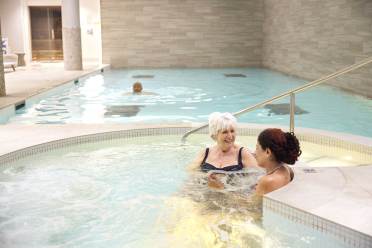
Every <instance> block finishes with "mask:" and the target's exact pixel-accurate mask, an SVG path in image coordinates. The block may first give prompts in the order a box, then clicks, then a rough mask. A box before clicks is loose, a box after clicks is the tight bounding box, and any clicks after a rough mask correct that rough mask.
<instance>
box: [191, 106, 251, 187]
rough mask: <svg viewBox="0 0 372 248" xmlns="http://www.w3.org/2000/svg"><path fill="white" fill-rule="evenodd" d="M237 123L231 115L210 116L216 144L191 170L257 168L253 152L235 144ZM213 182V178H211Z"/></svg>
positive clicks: (213, 114) (216, 114) (194, 162)
mask: <svg viewBox="0 0 372 248" xmlns="http://www.w3.org/2000/svg"><path fill="white" fill-rule="evenodd" d="M236 129H237V121H236V118H235V117H234V116H233V115H232V114H230V113H219V112H214V113H212V114H211V115H210V116H209V135H210V137H211V138H212V139H213V140H214V141H215V142H216V144H215V145H214V146H212V147H208V148H206V149H205V150H202V151H201V152H200V153H199V155H198V156H197V157H196V158H195V160H194V161H193V162H192V163H191V165H190V166H189V168H190V169H194V170H201V171H203V172H208V171H211V170H213V171H216V170H217V171H238V170H242V169H243V168H245V167H256V166H257V161H256V159H255V158H254V157H253V155H252V154H251V152H250V151H249V150H248V149H247V148H244V147H242V146H240V145H238V144H235V138H236ZM211 179H212V180H213V176H212V177H211Z"/></svg>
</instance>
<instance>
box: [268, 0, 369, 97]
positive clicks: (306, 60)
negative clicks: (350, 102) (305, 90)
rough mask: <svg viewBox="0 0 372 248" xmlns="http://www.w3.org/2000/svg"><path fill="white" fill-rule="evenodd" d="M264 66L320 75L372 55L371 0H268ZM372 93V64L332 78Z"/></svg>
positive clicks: (308, 76)
mask: <svg viewBox="0 0 372 248" xmlns="http://www.w3.org/2000/svg"><path fill="white" fill-rule="evenodd" d="M264 10H265V19H264V26H263V27H264V29H263V30H264V39H263V54H262V60H263V66H264V67H267V68H270V69H274V70H278V71H281V72H285V73H288V74H291V75H295V76H299V77H302V78H306V79H310V80H313V79H318V78H319V77H321V76H324V75H327V74H330V73H333V72H335V71H337V70H340V69H342V68H343V67H346V66H348V65H351V64H354V63H356V62H359V61H361V60H363V59H365V58H367V57H368V56H372V1H371V0H283V1H278V0H265V1H264ZM330 84H333V85H337V86H338V87H341V88H343V89H346V90H350V91H353V92H356V93H359V94H362V95H365V96H369V97H372V64H369V65H368V66H366V67H365V68H361V69H358V70H356V71H355V72H354V73H350V74H346V75H344V76H340V78H337V79H335V80H332V81H330Z"/></svg>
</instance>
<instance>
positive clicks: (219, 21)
mask: <svg viewBox="0 0 372 248" xmlns="http://www.w3.org/2000/svg"><path fill="white" fill-rule="evenodd" d="M263 14H264V12H263V1H261V0H229V1H225V0H101V18H102V47H103V63H110V64H111V65H112V67H114V68H115V67H116V68H117V67H129V68H148V67H154V68H162V67H167V68H168V67H180V68H191V67H201V68H203V67H245V66H261V58H262V42H263V41H262V38H263V33H262V25H263V17H264V16H263Z"/></svg>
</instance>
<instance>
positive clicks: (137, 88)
mask: <svg viewBox="0 0 372 248" xmlns="http://www.w3.org/2000/svg"><path fill="white" fill-rule="evenodd" d="M141 91H142V84H141V83H140V82H135V83H134V84H133V93H141Z"/></svg>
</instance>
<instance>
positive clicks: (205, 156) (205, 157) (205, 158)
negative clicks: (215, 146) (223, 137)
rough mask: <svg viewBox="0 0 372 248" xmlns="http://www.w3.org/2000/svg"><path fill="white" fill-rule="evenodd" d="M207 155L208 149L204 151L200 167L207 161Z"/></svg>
mask: <svg viewBox="0 0 372 248" xmlns="http://www.w3.org/2000/svg"><path fill="white" fill-rule="evenodd" d="M208 153H209V147H208V148H207V149H205V155H204V159H203V161H202V162H201V165H202V164H204V163H205V161H206V160H207V157H208Z"/></svg>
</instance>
